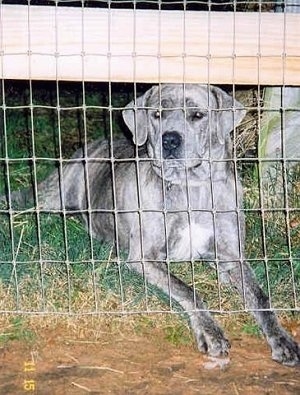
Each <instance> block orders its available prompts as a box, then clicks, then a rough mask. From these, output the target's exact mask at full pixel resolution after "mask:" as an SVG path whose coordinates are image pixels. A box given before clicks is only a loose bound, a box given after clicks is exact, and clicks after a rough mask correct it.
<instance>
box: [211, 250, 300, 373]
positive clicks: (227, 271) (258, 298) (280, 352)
mask: <svg viewBox="0 0 300 395" xmlns="http://www.w3.org/2000/svg"><path fill="white" fill-rule="evenodd" d="M227 259H228V256H227ZM227 259H226V261H227V262H224V263H222V262H221V263H220V264H219V268H220V269H221V271H222V275H221V278H222V277H224V278H226V279H227V280H229V282H230V283H231V284H232V285H233V286H234V287H235V288H236V289H237V291H238V292H239V294H240V295H241V297H242V298H243V300H244V304H245V307H246V309H249V311H251V313H252V314H253V316H254V317H255V319H256V321H257V323H258V324H259V326H260V328H261V329H262V331H263V333H264V334H265V336H266V339H267V341H268V343H269V345H270V347H271V350H272V358H273V359H274V360H275V361H277V362H280V363H282V364H284V365H289V366H295V365H297V364H299V363H300V348H299V345H298V344H297V343H296V342H295V341H294V340H293V338H292V337H291V336H290V335H289V334H288V333H287V332H286V331H285V330H284V329H283V328H282V326H281V325H280V323H279V321H278V318H277V316H276V314H275V313H274V312H273V311H271V310H270V303H269V299H268V298H267V296H266V295H265V294H264V292H263V291H262V289H261V288H260V286H259V285H258V284H257V281H256V279H255V277H254V274H253V271H252V270H251V268H250V266H249V264H248V263H247V262H243V263H240V262H237V263H228V260H227Z"/></svg>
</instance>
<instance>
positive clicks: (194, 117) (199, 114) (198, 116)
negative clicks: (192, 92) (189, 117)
mask: <svg viewBox="0 0 300 395" xmlns="http://www.w3.org/2000/svg"><path fill="white" fill-rule="evenodd" d="M204 115H205V114H204V113H203V112H201V111H196V112H195V113H194V114H193V119H195V120H196V119H202V118H203V117H204Z"/></svg>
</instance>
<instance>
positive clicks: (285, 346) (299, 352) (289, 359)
mask: <svg viewBox="0 0 300 395" xmlns="http://www.w3.org/2000/svg"><path fill="white" fill-rule="evenodd" d="M270 345H271V348H272V358H273V359H274V361H276V362H279V363H282V364H283V365H286V366H296V365H300V347H299V345H298V344H297V343H296V342H295V341H294V340H293V339H292V338H291V337H290V336H289V335H288V334H286V333H284V332H283V333H282V334H280V335H279V336H276V338H272V339H270Z"/></svg>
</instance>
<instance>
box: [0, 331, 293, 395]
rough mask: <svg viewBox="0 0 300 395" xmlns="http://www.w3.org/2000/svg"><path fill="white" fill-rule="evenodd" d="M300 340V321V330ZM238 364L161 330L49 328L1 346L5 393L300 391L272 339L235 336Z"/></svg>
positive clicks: (232, 394)
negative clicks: (218, 360)
mask: <svg viewBox="0 0 300 395" xmlns="http://www.w3.org/2000/svg"><path fill="white" fill-rule="evenodd" d="M293 332H294V334H296V337H297V339H298V341H299V340H300V327H299V326H297V328H296V329H295V328H294V331H293ZM231 342H232V349H231V355H230V363H229V364H227V365H226V366H225V367H223V368H222V369H221V368H220V367H218V368H215V369H207V368H206V367H205V366H206V365H205V363H207V362H209V360H208V359H207V358H206V357H204V356H202V355H201V354H199V353H198V352H197V351H196V349H195V347H194V346H193V345H179V346H178V345H174V344H172V342H169V341H167V340H166V338H165V335H164V333H163V332H162V330H161V329H160V328H151V330H146V331H142V333H136V332H133V333H130V331H127V332H126V334H124V332H123V331H110V330H108V331H103V332H101V336H99V337H98V339H97V340H90V339H89V338H85V336H82V335H81V336H79V335H77V336H74V335H70V330H69V329H68V328H67V327H66V326H63V325H61V326H57V327H56V328H55V329H53V328H51V329H47V327H45V328H43V330H42V331H38V333H37V337H36V338H35V340H34V341H30V342H26V341H24V339H23V340H20V339H18V340H10V341H7V342H5V343H3V344H2V345H1V348H0V394H5V395H10V394H11V395H18V394H42V395H48V394H49V395H55V394H57V395H60V394H62V395H64V394H70V395H71V394H72V395H77V394H78V395H79V394H80V395H81V394H158V395H160V394H161V395H168V394H169V395H171V394H172V395H190V394H205V395H209V394H214V395H215V394H226V395H227V394H228V395H229V394H230V395H237V394H243V395H248V394H249V395H250V394H251V395H253V394H278V395H284V394H300V369H299V368H288V367H283V366H281V365H279V364H277V363H275V362H273V361H272V360H271V358H270V353H269V349H268V347H267V345H266V344H265V342H264V340H263V339H262V338H259V337H255V336H249V335H241V336H239V335H238V336H235V337H231Z"/></svg>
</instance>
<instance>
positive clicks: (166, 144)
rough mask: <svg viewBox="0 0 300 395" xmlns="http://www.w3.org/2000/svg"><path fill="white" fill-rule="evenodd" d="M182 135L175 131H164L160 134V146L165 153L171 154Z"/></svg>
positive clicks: (179, 142)
mask: <svg viewBox="0 0 300 395" xmlns="http://www.w3.org/2000/svg"><path fill="white" fill-rule="evenodd" d="M181 141H182V137H181V136H180V134H179V133H177V132H165V133H164V134H163V136H162V146H163V149H164V152H165V154H166V155H164V156H165V157H168V156H169V155H172V154H174V153H175V151H176V149H177V148H178V147H179V146H180V145H181Z"/></svg>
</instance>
